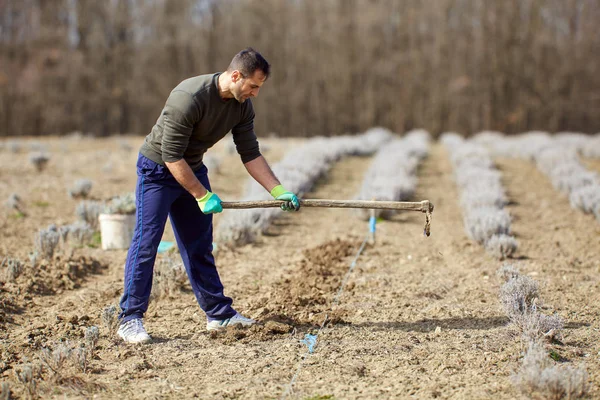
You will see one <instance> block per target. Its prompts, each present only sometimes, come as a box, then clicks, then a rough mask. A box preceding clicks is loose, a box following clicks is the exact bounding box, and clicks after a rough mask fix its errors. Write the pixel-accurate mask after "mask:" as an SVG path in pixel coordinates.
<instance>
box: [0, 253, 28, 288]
mask: <svg viewBox="0 0 600 400" xmlns="http://www.w3.org/2000/svg"><path fill="white" fill-rule="evenodd" d="M0 271H1V272H2V273H1V274H0V278H2V280H3V281H4V282H14V281H15V279H17V278H18V277H19V275H21V273H22V272H23V263H22V262H21V261H19V260H18V259H16V258H11V257H4V259H3V260H2V263H0Z"/></svg>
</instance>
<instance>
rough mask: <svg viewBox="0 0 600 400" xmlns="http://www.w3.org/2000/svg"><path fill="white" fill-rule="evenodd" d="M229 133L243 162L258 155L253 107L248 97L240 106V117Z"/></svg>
mask: <svg viewBox="0 0 600 400" xmlns="http://www.w3.org/2000/svg"><path fill="white" fill-rule="evenodd" d="M231 133H232V134H233V142H234V143H235V147H236V149H237V152H238V154H239V155H240V157H241V158H242V162H243V163H244V164H245V163H247V162H249V161H252V160H254V159H255V158H257V157H260V155H261V154H260V149H259V147H258V140H257V139H256V134H255V133H254V108H253V107H252V102H251V101H250V99H248V100H246V102H245V104H244V107H242V119H241V121H240V123H239V124H237V125H236V126H234V127H233V129H232V130H231Z"/></svg>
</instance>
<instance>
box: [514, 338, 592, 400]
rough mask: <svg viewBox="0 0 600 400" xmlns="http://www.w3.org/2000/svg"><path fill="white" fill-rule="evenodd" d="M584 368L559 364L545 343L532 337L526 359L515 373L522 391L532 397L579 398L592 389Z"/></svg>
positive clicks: (517, 384)
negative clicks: (589, 386)
mask: <svg viewBox="0 0 600 400" xmlns="http://www.w3.org/2000/svg"><path fill="white" fill-rule="evenodd" d="M587 380H588V374H587V372H586V370H585V369H584V368H573V367H570V366H564V365H555V364H554V363H553V361H552V360H551V359H550V357H549V356H548V352H547V351H546V350H545V348H544V346H543V345H542V344H541V343H539V342H537V341H530V342H529V344H528V348H527V352H526V353H525V356H524V357H523V363H522V365H521V368H520V369H519V371H518V372H517V373H516V374H515V375H514V376H513V382H514V384H515V385H516V386H517V388H518V389H519V390H520V392H521V393H522V394H523V395H525V396H527V397H529V398H540V399H556V400H559V399H579V398H582V397H584V396H585V395H586V393H587V391H588V385H587Z"/></svg>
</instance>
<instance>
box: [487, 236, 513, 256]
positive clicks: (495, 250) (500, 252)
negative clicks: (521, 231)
mask: <svg viewBox="0 0 600 400" xmlns="http://www.w3.org/2000/svg"><path fill="white" fill-rule="evenodd" d="M517 247H518V244H517V239H515V238H514V237H512V236H509V235H505V234H500V235H494V236H492V237H491V238H490V239H489V240H487V241H486V242H485V250H486V251H487V252H488V253H490V254H491V255H492V256H494V257H496V258H497V259H499V260H503V259H505V258H508V257H510V256H512V255H513V254H514V253H515V251H516V250H517Z"/></svg>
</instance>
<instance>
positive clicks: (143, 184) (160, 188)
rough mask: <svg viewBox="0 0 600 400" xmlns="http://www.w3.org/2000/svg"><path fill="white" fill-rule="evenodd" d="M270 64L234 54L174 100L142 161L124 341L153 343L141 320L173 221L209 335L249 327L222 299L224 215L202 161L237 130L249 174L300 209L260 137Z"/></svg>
mask: <svg viewBox="0 0 600 400" xmlns="http://www.w3.org/2000/svg"><path fill="white" fill-rule="evenodd" d="M269 68H270V65H269V63H268V62H267V61H266V60H265V59H264V58H263V57H262V56H261V55H260V53H258V52H257V51H255V50H254V49H252V48H247V49H245V50H242V51H241V52H239V53H238V54H236V55H235V57H234V58H233V60H232V61H231V64H230V65H229V67H228V69H227V71H225V72H223V73H216V74H210V75H200V76H196V77H193V78H190V79H187V80H185V81H183V82H181V83H180V84H179V85H178V86H177V87H176V88H175V89H173V91H172V92H171V94H170V95H169V98H168V99H167V102H166V104H165V107H164V108H163V110H162V113H161V115H160V117H159V118H158V121H157V122H156V124H155V125H154V127H153V128H152V131H151V132H150V134H149V135H148V136H146V139H145V140H144V143H143V145H142V147H141V149H140V155H139V157H138V161H137V174H138V180H137V185H136V205H137V218H136V228H135V232H134V235H133V240H132V243H131V247H130V248H129V252H128V254H127V261H126V264H125V289H124V293H123V297H122V298H121V303H120V305H121V310H122V311H121V314H120V316H119V318H120V326H119V330H118V334H119V336H121V338H123V340H125V341H126V342H129V343H146V342H149V341H151V338H150V336H149V335H148V333H147V332H146V330H145V329H144V325H143V323H142V318H143V315H144V313H145V312H146V310H147V309H148V301H149V297H150V290H151V288H152V272H153V268H154V261H155V259H156V251H157V249H158V245H159V243H160V240H161V238H162V234H163V231H164V228H165V223H166V221H167V216H169V217H170V219H171V224H172V225H173V230H174V232H175V238H176V240H177V244H178V247H179V250H180V252H181V256H182V259H183V263H184V265H185V268H186V271H187V274H188V277H189V279H190V283H191V286H192V289H193V291H194V294H195V296H196V300H197V301H198V304H199V305H200V307H201V308H202V310H204V312H205V313H206V316H207V324H206V329H208V330H222V329H225V328H226V327H227V326H232V325H241V326H250V325H252V324H254V323H255V322H256V321H254V320H252V319H249V318H246V317H244V316H242V315H240V314H239V313H238V312H236V311H235V310H234V309H233V308H232V307H231V304H232V300H231V298H229V297H226V296H225V295H224V294H223V285H222V284H221V280H220V278H219V274H218V272H217V269H216V266H215V262H214V258H213V255H212V214H213V213H219V212H221V211H222V210H223V208H222V206H221V199H219V196H217V195H216V194H215V193H212V192H211V188H210V183H209V181H208V176H207V168H206V167H205V166H204V164H203V163H202V156H203V154H204V153H205V152H206V150H207V149H209V148H210V147H212V146H213V145H214V144H215V143H216V142H218V141H219V140H221V139H222V138H223V137H224V136H225V135H226V134H227V132H229V131H230V130H231V132H232V134H233V140H234V142H235V144H236V148H237V151H238V153H239V154H240V156H241V159H242V162H243V163H244V166H245V167H246V169H247V171H248V173H249V174H250V175H251V176H252V177H253V178H254V179H255V180H256V181H257V182H258V183H260V184H261V185H262V186H263V187H264V188H265V189H266V190H268V191H269V192H270V193H271V195H272V196H273V197H274V198H276V199H278V200H284V201H285V202H284V203H282V206H281V208H282V209H283V210H284V211H292V210H294V211H297V210H298V209H299V208H300V204H299V201H298V198H297V197H296V195H295V194H294V193H291V192H288V191H286V190H285V189H284V188H283V186H281V183H280V182H279V180H278V179H277V178H276V177H275V175H274V174H273V172H272V170H271V168H270V167H269V165H268V163H267V161H266V160H265V159H264V158H263V156H262V155H261V154H260V151H259V147H258V141H257V139H256V135H255V133H254V110H253V107H252V101H251V100H250V98H251V97H256V96H257V95H258V92H259V91H260V89H261V87H262V85H263V84H264V83H265V81H266V80H267V78H268V77H269Z"/></svg>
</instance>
